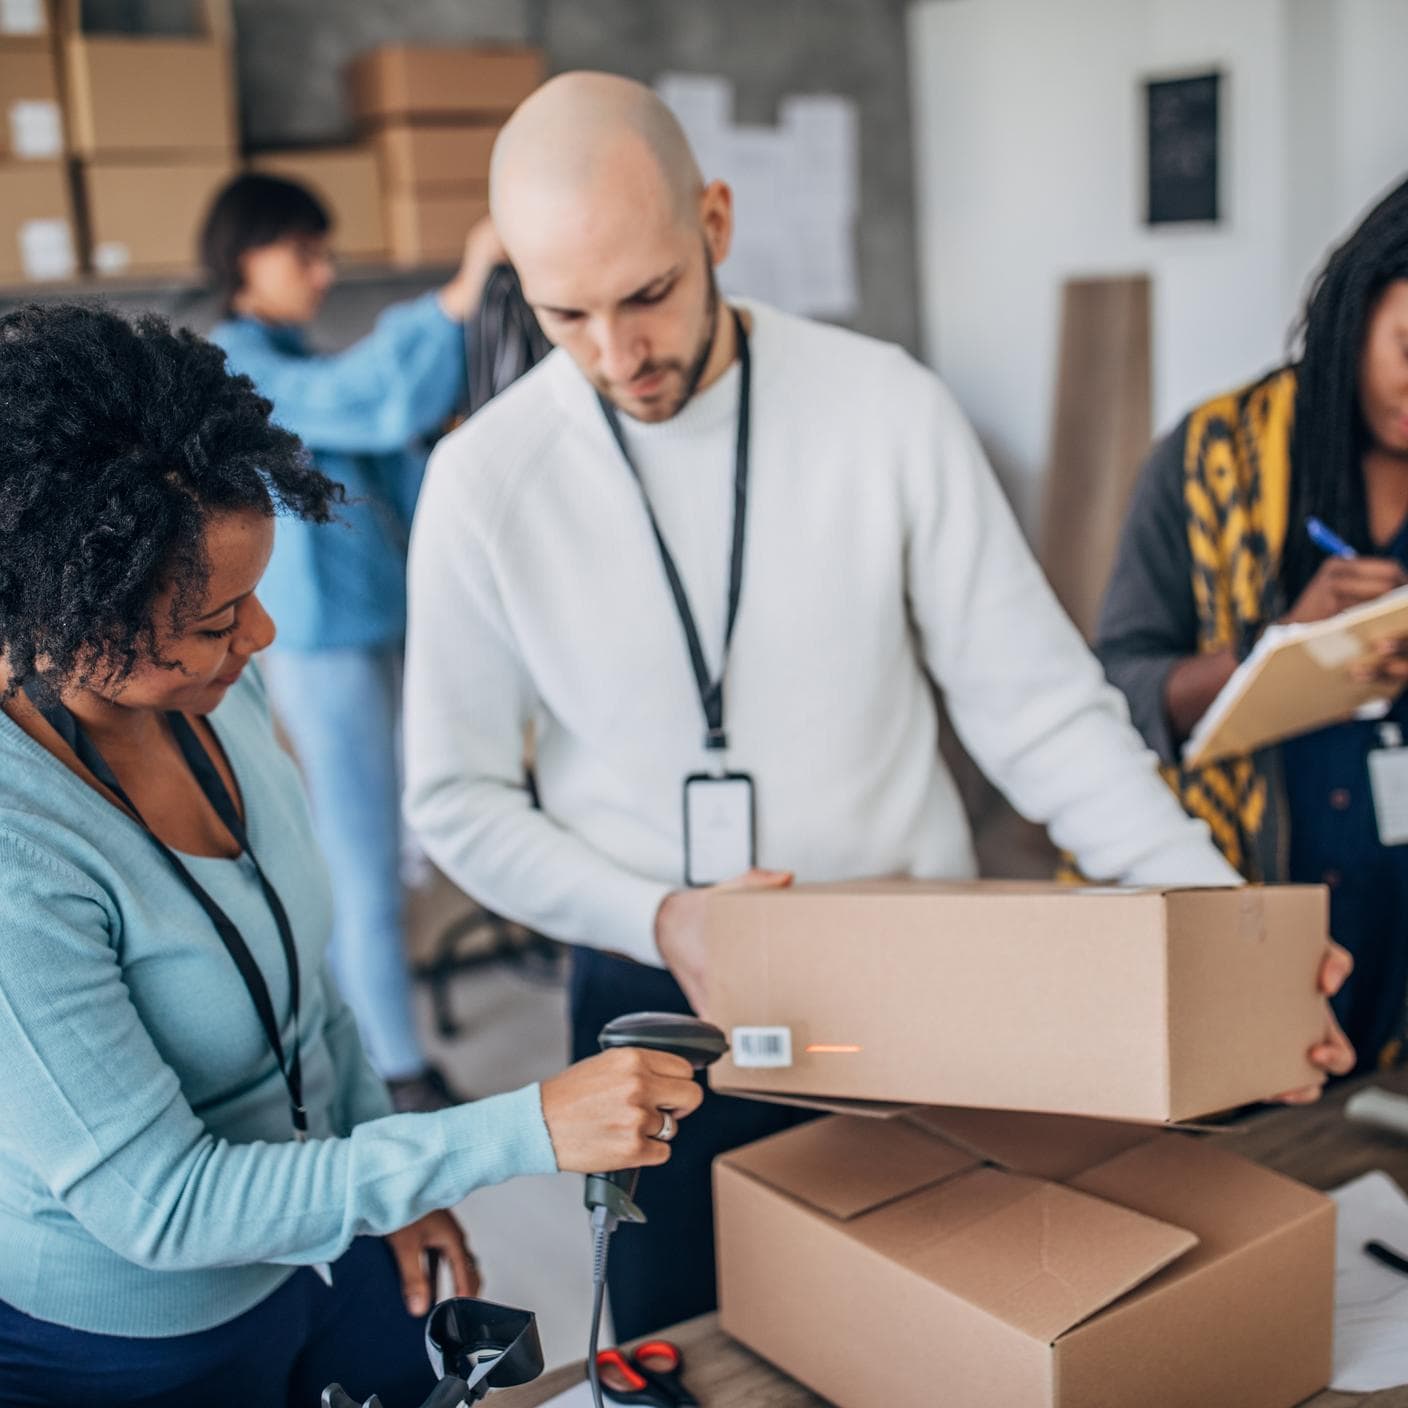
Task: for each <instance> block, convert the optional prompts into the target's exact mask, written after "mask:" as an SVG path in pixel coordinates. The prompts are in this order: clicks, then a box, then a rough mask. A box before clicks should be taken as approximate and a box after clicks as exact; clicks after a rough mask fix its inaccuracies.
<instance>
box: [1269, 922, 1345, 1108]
mask: <svg viewBox="0 0 1408 1408" xmlns="http://www.w3.org/2000/svg"><path fill="white" fill-rule="evenodd" d="M1353 971H1354V959H1353V958H1352V957H1351V956H1350V953H1349V951H1348V950H1347V949H1344V948H1341V947H1340V945H1339V944H1337V943H1335V942H1334V940H1333V939H1332V940H1331V941H1330V943H1329V944H1328V945H1327V946H1326V949H1325V957H1324V958H1323V959H1322V960H1321V963H1320V991H1321V992H1322V993H1324V995H1325V1035H1324V1037H1323V1038H1322V1039H1321V1040H1320V1041H1319V1042H1318V1043H1317V1044H1316V1045H1315V1046H1312V1047H1311V1048H1310V1062H1311V1064H1312V1065H1314V1066H1318V1067H1319V1068H1320V1069H1321V1070H1322V1071H1323V1072H1324V1073H1325V1074H1324V1075H1322V1076H1321V1078H1320V1079H1319V1080H1318V1081H1317V1082H1316V1083H1315V1084H1314V1085H1306V1086H1302V1087H1301V1088H1300V1089H1299V1090H1288V1091H1286V1092H1285V1094H1284V1095H1278V1096H1277V1097H1276V1098H1277V1100H1279V1101H1280V1102H1281V1103H1282V1104H1284V1105H1310V1104H1313V1103H1314V1102H1315V1101H1316V1100H1318V1099H1319V1098H1320V1094H1321V1092H1322V1091H1323V1090H1324V1088H1325V1081H1326V1080H1327V1079H1328V1078H1329V1077H1330V1076H1346V1075H1348V1074H1349V1073H1350V1071H1352V1070H1353V1069H1354V1048H1353V1047H1352V1046H1351V1045H1350V1044H1349V1038H1348V1037H1347V1036H1345V1034H1344V1032H1343V1030H1342V1029H1341V1028H1340V1024H1339V1022H1338V1021H1336V1019H1335V1014H1334V1012H1333V1011H1332V1010H1331V1008H1330V1002H1329V999H1330V998H1332V997H1333V996H1334V995H1335V994H1336V993H1337V992H1338V991H1339V990H1340V989H1341V988H1342V987H1343V986H1344V981H1345V979H1346V978H1348V977H1349V975H1350V974H1351V973H1352V972H1353Z"/></svg>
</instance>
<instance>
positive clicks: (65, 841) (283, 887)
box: [0, 306, 699, 1408]
mask: <svg viewBox="0 0 1408 1408" xmlns="http://www.w3.org/2000/svg"><path fill="white" fill-rule="evenodd" d="M269 412H270V406H269V403H268V402H267V401H265V400H264V399H262V398H261V397H260V396H259V395H258V394H257V393H256V392H255V390H254V388H253V387H252V385H251V384H250V382H249V381H248V380H247V379H246V378H244V377H236V376H232V375H230V374H229V373H228V372H227V370H226V368H225V363H224V356H223V354H222V353H221V352H220V351H219V350H218V349H216V348H215V347H213V346H211V345H210V344H208V343H205V342H202V341H201V340H200V339H198V338H196V337H194V336H192V335H190V334H188V333H180V332H172V331H171V330H170V329H169V328H168V327H167V326H166V325H165V324H164V323H163V322H161V321H160V320H159V319H154V318H153V319H148V320H145V321H142V322H140V323H138V324H137V325H135V326H131V325H129V324H128V323H126V322H124V321H123V320H122V319H120V318H119V317H117V316H116V315H115V314H112V313H109V312H105V311H101V310H97V309H90V308H81V307H72V306H69V307H53V308H39V307H30V308H25V309H22V310H20V311H18V312H16V313H12V314H10V315H8V316H6V317H4V318H0V1068H3V1070H4V1072H5V1095H4V1099H3V1100H0V1402H3V1403H4V1404H5V1405H6V1408H23V1406H25V1405H52V1406H53V1408H57V1405H72V1404H74V1403H79V1402H95V1403H97V1402H101V1403H103V1404H105V1405H113V1408H120V1405H124V1404H129V1405H136V1404H142V1405H145V1408H178V1405H179V1408H191V1405H194V1404H200V1405H202V1408H252V1405H256V1404H257V1405H260V1408H274V1405H281V1404H288V1405H293V1404H298V1405H313V1404H315V1403H316V1402H317V1401H318V1395H319V1393H320V1392H321V1390H322V1388H323V1387H324V1386H325V1385H326V1384H328V1383H329V1382H330V1381H332V1380H334V1379H340V1380H341V1381H342V1382H343V1383H344V1384H345V1385H346V1386H347V1388H348V1389H349V1391H351V1392H353V1393H355V1394H356V1396H357V1398H358V1399H359V1400H360V1399H361V1398H363V1397H365V1396H367V1395H370V1394H371V1393H373V1392H378V1393H380V1394H381V1395H382V1396H383V1401H384V1402H385V1403H386V1404H387V1408H412V1405H415V1404H418V1403H419V1402H420V1400H421V1397H422V1396H423V1395H424V1394H425V1393H426V1392H427V1390H428V1389H429V1388H430V1386H431V1383H432V1378H431V1374H430V1369H429V1365H428V1363H427V1361H426V1357H425V1353H424V1349H423V1341H422V1336H421V1329H420V1325H419V1323H418V1322H417V1320H416V1319H414V1318H413V1316H415V1315H418V1314H419V1313H421V1312H423V1311H424V1310H425V1309H426V1307H427V1304H428V1299H429V1294H430V1287H429V1286H428V1284H427V1275H426V1268H425V1266H424V1264H423V1256H424V1253H425V1252H426V1251H427V1250H428V1249H432V1248H434V1249H437V1250H439V1251H440V1252H441V1253H443V1255H444V1256H445V1257H446V1259H447V1260H448V1262H449V1264H450V1266H451V1267H452V1269H453V1272H454V1278H455V1282H456V1285H457V1288H458V1290H459V1291H460V1292H461V1293H471V1294H472V1293H473V1291H474V1289H475V1286H476V1284H477V1279H476V1275H475V1271H474V1266H473V1259H472V1257H471V1256H470V1254H469V1252H468V1249H467V1247H466V1245H465V1242H464V1237H463V1234H462V1232H461V1231H460V1229H459V1226H458V1224H457V1223H456V1222H455V1221H454V1219H453V1218H452V1217H451V1216H450V1214H449V1213H447V1212H444V1211H442V1209H445V1208H448V1207H450V1206H452V1205H453V1204H454V1203H456V1202H458V1201H459V1200H460V1199H461V1198H463V1197H464V1196H465V1195H466V1194H467V1193H468V1192H469V1191H470V1190H471V1189H473V1188H476V1187H478V1186H481V1185H483V1184H487V1183H493V1182H496V1181H500V1180H502V1179H505V1178H509V1177H512V1176H514V1175H517V1174H523V1173H539V1172H550V1171H552V1170H554V1169H557V1168H565V1169H573V1170H577V1171H587V1170H590V1169H595V1168H613V1167H623V1166H631V1165H633V1164H636V1163H661V1162H663V1161H664V1160H665V1159H666V1158H667V1157H668V1153H669V1151H668V1148H667V1147H666V1146H665V1145H664V1144H661V1143H659V1142H655V1141H654V1140H653V1139H652V1137H650V1136H652V1135H653V1134H654V1133H655V1132H657V1131H658V1129H659V1126H660V1119H661V1117H660V1115H659V1113H658V1111H659V1110H660V1109H661V1108H668V1109H672V1110H674V1111H675V1113H676V1114H685V1113H688V1112H689V1111H691V1110H692V1109H693V1108H694V1107H695V1105H697V1103H698V1100H699V1091H698V1087H697V1086H696V1085H695V1084H694V1082H693V1081H692V1080H691V1079H690V1078H689V1077H690V1070H689V1067H688V1065H687V1064H686V1063H685V1062H683V1061H679V1060H678V1059H676V1058H671V1057H666V1056H663V1055H658V1054H655V1055H649V1056H644V1055H642V1054H641V1053H634V1052H617V1053H612V1054H611V1055H609V1056H605V1057H598V1058H596V1059H595V1060H594V1061H591V1062H584V1063H582V1064H581V1065H579V1066H576V1067H573V1068H571V1069H570V1070H568V1071H567V1072H565V1073H563V1074H562V1075H559V1076H556V1077H554V1078H553V1079H552V1080H549V1081H546V1082H544V1083H543V1084H542V1085H541V1086H537V1085H533V1086H528V1087H525V1088H524V1089H522V1090H519V1091H516V1092H513V1093H511V1094H506V1095H500V1096H496V1097H494V1098H493V1099H489V1100H484V1101H481V1102H479V1103H477V1104H474V1105H462V1106H458V1107H454V1108H450V1109H447V1110H442V1111H437V1112H433V1113H423V1114H403V1115H397V1114H392V1113H391V1104H390V1101H389V1099H388V1096H387V1092H386V1089H385V1087H384V1085H383V1083H382V1082H381V1080H380V1079H379V1078H378V1077H377V1076H376V1075H375V1074H374V1072H373V1071H372V1069H371V1067H370V1066H369V1065H368V1063H367V1060H366V1058H365V1056H364V1055H363V1052H362V1048H361V1045H360V1043H359V1040H358V1036H357V1030H356V1027H355V1025H354V1023H353V1021H352V1018H351V1016H350V1014H349V1012H348V1010H347V1008H346V1007H345V1006H344V1004H343V1003H342V1001H341V1000H340V999H339V997H338V995H337V991H336V988H335V987H334V985H333V984H332V982H331V981H330V980H329V978H328V975H327V971H326V965H325V950H326V947H327V941H328V933H329V929H330V924H331V896H330V893H329V885H328V881H327V877H326V874H325V872H324V870H323V867H322V864H321V861H320V858H319V856H318V853H317V850H316V847H315V845H314V842H313V837H312V831H311V825H310V821H309V816H308V811H307V807H306V804H305V801H304V797H303V794H302V791H301V788H300V783H299V780H298V777H297V774H296V772H295V770H294V767H293V764H292V762H291V761H290V760H289V759H288V758H287V757H286V756H285V755H284V754H283V753H282V752H281V750H280V749H279V747H278V745H277V743H276V741H275V738H274V735H273V732H272V726H271V722H270V717H269V710H268V705H267V703H266V699H265V693H264V686H263V683H262V681H261V678H260V674H259V670H258V668H257V666H256V665H255V664H254V662H253V659H252V657H253V656H254V655H255V654H256V653H257V652H258V651H260V650H262V649H264V648H265V647H266V646H268V645H269V643H270V642H271V641H272V639H273V636H274V628H273V625H272V623H271V621H270V619H269V617H268V615H267V614H266V612H265V611H264V608H263V607H262V606H261V605H260V602H259V598H258V596H257V595H256V587H257V586H258V583H259V579H260V577H261V575H262V573H263V571H264V569H265V566H266V565H267V563H268V560H269V556H270V552H271V549H272V545H273V539H274V515H275V513H276V511H277V512H282V513H284V514H286V515H288V516H289V517H290V518H291V519H293V520H294V521H303V522H313V523H319V522H326V521H328V520H329V519H330V518H331V516H332V515H333V514H334V513H335V511H336V510H337V508H338V505H339V503H340V502H341V498H342V494H341V490H340V488H339V486H338V485H336V484H335V483H333V482H332V481H331V480H329V479H328V478H327V477H326V476H325V475H323V474H322V473H320V472H319V471H317V470H316V469H314V468H312V467H311V466H310V465H309V463H308V461H307V458H306V456H305V454H304V452H303V451H302V449H301V447H300V445H299V443H298V441H297V440H296V439H295V437H294V436H293V435H292V434H290V433H289V432H287V431H285V430H281V429H279V428H277V427H275V426H272V425H271V424H270V422H269ZM398 1282H399V1287H398Z"/></svg>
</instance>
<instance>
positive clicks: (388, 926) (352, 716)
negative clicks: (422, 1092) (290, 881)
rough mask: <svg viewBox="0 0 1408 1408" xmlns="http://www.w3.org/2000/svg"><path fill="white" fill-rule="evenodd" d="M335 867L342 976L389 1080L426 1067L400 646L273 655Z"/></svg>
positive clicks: (280, 700) (285, 721)
mask: <svg viewBox="0 0 1408 1408" xmlns="http://www.w3.org/2000/svg"><path fill="white" fill-rule="evenodd" d="M263 667H264V674H265V678H266V679H267V680H268V682H269V692H270V694H271V696H272V697H273V701H274V707H275V709H276V710H277V711H278V715H279V722H280V723H281V724H282V725H283V726H284V729H285V731H286V732H287V733H288V736H289V738H290V740H291V741H292V743H293V747H294V752H295V753H296V754H297V755H298V762H299V766H300V767H301V768H302V770H303V778H304V782H305V783H306V785H307V787H308V794H309V797H310V799H311V801H312V805H313V824H314V826H315V827H316V829H317V833H318V844H319V846H320V847H321V848H322V852H323V856H324V857H325V859H326V860H327V864H328V870H329V871H330V872H331V875H332V894H333V931H332V944H331V948H330V952H329V957H330V961H331V964H332V971H333V977H334V978H335V979H336V981H337V986H338V989H339V990H340V991H341V993H342V996H343V998H344V999H345V1000H346V1002H347V1005H348V1006H349V1007H350V1008H351V1009H352V1015H353V1016H354V1017H355V1018H356V1019H357V1028H358V1030H359V1031H360V1032H361V1034H362V1042H363V1044H364V1045H365V1046H366V1048H367V1055H368V1056H369V1057H370V1058H371V1063H372V1065H373V1066H374V1067H375V1068H376V1070H377V1072H378V1073H379V1074H380V1075H381V1076H382V1077H384V1078H385V1079H387V1080H395V1079H396V1078H398V1077H400V1076H409V1075H414V1074H415V1073H416V1072H417V1071H420V1070H421V1069H423V1068H424V1066H425V1056H424V1054H423V1053H422V1051H421V1047H420V1041H419V1038H418V1037H417V1036H416V1029H415V1018H414V1015H413V1013H412V1009H411V980H410V974H409V972H408V971H407V966H406V944H405V925H404V915H403V901H402V892H401V781H400V768H399V766H398V748H397V739H398V728H399V720H400V714H401V650H400V647H399V645H398V646H394V647H391V646H388V647H384V648H381V649H375V650H274V651H271V652H270V653H269V655H267V656H266V657H265V658H264V660H263Z"/></svg>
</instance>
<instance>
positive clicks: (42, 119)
mask: <svg viewBox="0 0 1408 1408" xmlns="http://www.w3.org/2000/svg"><path fill="white" fill-rule="evenodd" d="M10 150H11V152H13V153H14V155H15V156H18V157H24V158H25V159H26V160H27V161H47V160H49V159H50V158H52V157H60V156H62V155H63V154H64V124H63V119H62V118H61V117H60V116H59V105H58V104H57V103H49V102H34V101H32V100H29V99H22V100H21V101H20V102H17V103H11V104H10Z"/></svg>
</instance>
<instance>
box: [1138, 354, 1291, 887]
mask: <svg viewBox="0 0 1408 1408" xmlns="http://www.w3.org/2000/svg"><path fill="white" fill-rule="evenodd" d="M1294 405H1295V373H1294V372H1293V371H1292V370H1290V369H1285V370H1282V371H1279V372H1275V373H1273V374H1272V375H1271V376H1269V377H1266V378H1265V379H1263V380H1262V381H1259V382H1257V383H1255V384H1254V385H1252V386H1249V387H1244V388H1242V389H1241V390H1239V391H1233V392H1230V393H1228V394H1227V395H1224V396H1217V397H1214V398H1213V399H1212V400H1211V401H1208V402H1207V403H1206V404H1204V405H1202V406H1200V407H1199V408H1198V409H1197V410H1196V411H1194V412H1193V414H1192V415H1191V416H1190V417H1189V420H1188V432H1187V438H1186V439H1185V441H1184V450H1183V469H1184V482H1183V494H1184V503H1185V505H1186V507H1187V510H1188V545H1189V548H1190V549H1191V552H1192V560H1193V600H1194V604H1195V606H1196V608H1197V616H1198V651H1199V653H1200V654H1212V653H1215V652H1217V651H1219V650H1225V649H1227V648H1229V647H1232V648H1235V647H1236V645H1237V643H1238V641H1239V640H1240V639H1242V638H1243V634H1244V633H1245V632H1246V631H1248V630H1254V629H1256V628H1258V627H1260V626H1261V625H1262V624H1263V618H1264V613H1265V611H1266V602H1267V599H1268V595H1269V591H1270V589H1271V587H1272V585H1273V578H1274V574H1275V569H1276V565H1277V563H1278V562H1279V560H1280V556H1281V549H1282V547H1283V545H1284V543H1285V540H1286V518H1287V514H1288V512H1289V503H1290V442H1291V425H1292V416H1293V411H1294ZM1164 776H1165V778H1166V779H1167V781H1168V783H1169V785H1170V786H1171V787H1172V788H1173V789H1174V791H1175V792H1177V793H1178V796H1179V798H1180V800H1181V801H1182V802H1183V805H1184V807H1185V808H1186V809H1187V810H1188V811H1189V812H1191V813H1192V814H1193V815H1194V816H1197V817H1201V818H1202V819H1203V820H1204V821H1205V822H1207V824H1208V827H1209V828H1210V829H1211V831H1212V837H1213V840H1214V841H1215V842H1216V843H1217V846H1218V848H1219V849H1220V850H1221V851H1222V853H1223V855H1225V856H1226V857H1227V859H1228V861H1229V862H1230V863H1231V864H1232V865H1234V866H1236V867H1237V869H1238V870H1240V871H1241V872H1242V873H1243V874H1244V875H1247V876H1248V877H1249V878H1252V879H1266V878H1274V877H1267V876H1261V875H1258V874H1257V873H1256V871H1257V862H1256V846H1255V841H1256V837H1257V835H1258V833H1259V832H1260V830H1261V828H1262V825H1263V823H1264V821H1265V819H1266V809H1267V806H1268V798H1267V795H1266V794H1267V780H1266V777H1265V775H1264V774H1262V773H1261V772H1259V771H1258V770H1257V768H1256V767H1255V765H1254V763H1253V761H1252V759H1251V758H1235V759H1231V760H1229V761H1227V762H1225V763H1216V764H1213V765H1211V766H1209V767H1204V768H1199V769H1197V770H1196V771H1191V772H1190V771H1186V770H1184V769H1182V768H1179V767H1170V768H1165V769H1164Z"/></svg>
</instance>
